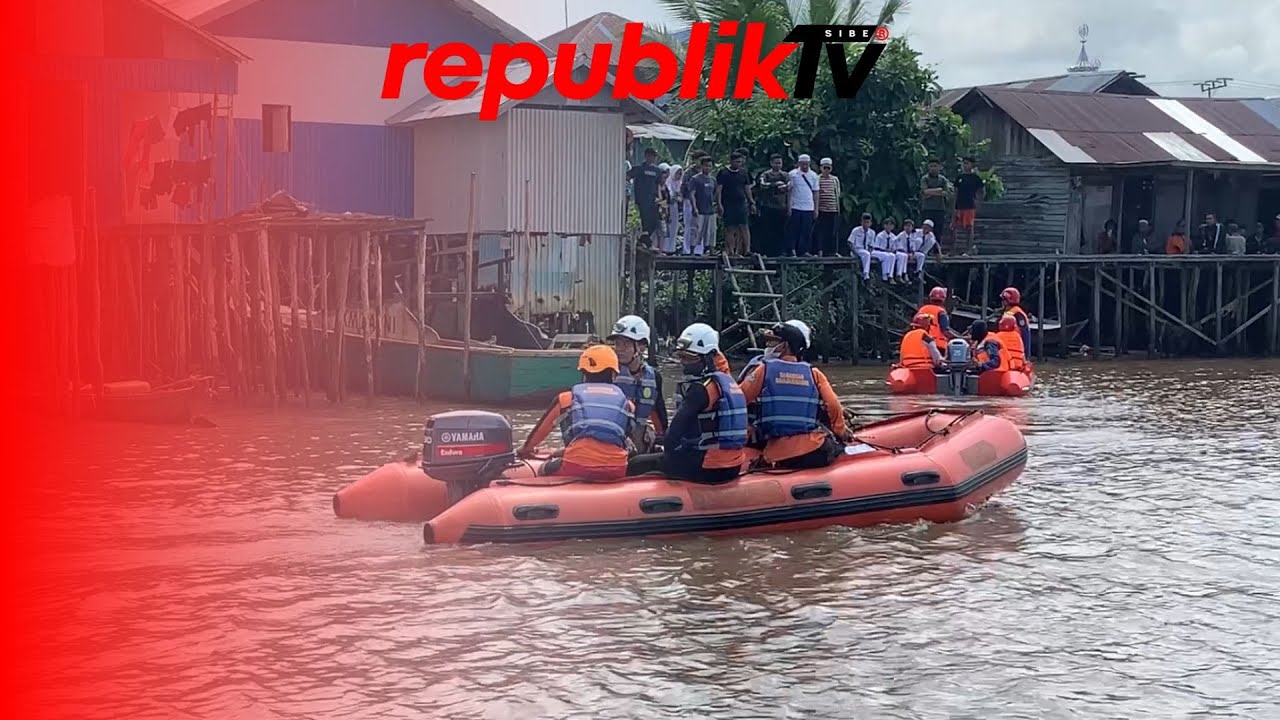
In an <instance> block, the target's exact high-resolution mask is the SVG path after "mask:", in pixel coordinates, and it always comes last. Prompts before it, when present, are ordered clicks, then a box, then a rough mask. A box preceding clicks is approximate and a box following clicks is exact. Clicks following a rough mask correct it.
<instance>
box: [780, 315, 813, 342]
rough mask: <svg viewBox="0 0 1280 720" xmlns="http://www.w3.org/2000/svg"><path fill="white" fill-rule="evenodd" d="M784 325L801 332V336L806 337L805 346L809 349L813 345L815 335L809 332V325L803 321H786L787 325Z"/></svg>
mask: <svg viewBox="0 0 1280 720" xmlns="http://www.w3.org/2000/svg"><path fill="white" fill-rule="evenodd" d="M783 325H790V326H791V327H793V328H795V329H797V330H799V331H800V334H801V335H804V344H805V347H809V346H811V345H813V333H812V332H811V331H810V330H809V326H808V325H805V324H804V322H803V321H801V320H788V321H786V322H785V323H783Z"/></svg>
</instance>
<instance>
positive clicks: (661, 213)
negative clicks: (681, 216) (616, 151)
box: [654, 163, 676, 255]
mask: <svg viewBox="0 0 1280 720" xmlns="http://www.w3.org/2000/svg"><path fill="white" fill-rule="evenodd" d="M670 179H671V166H670V165H668V164H666V163H658V227H657V228H656V229H655V230H654V234H655V235H657V240H658V243H657V245H658V252H661V253H662V254H664V255H666V254H670V253H672V252H675V249H676V239H675V236H674V235H671V236H669V235H668V233H667V230H668V224H669V223H668V218H669V217H670V212H671V193H670V190H669V189H668V185H667V181H668V180H670Z"/></svg>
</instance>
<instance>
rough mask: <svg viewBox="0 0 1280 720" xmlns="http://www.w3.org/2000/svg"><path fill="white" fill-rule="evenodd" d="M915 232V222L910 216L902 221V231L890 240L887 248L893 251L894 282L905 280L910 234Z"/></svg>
mask: <svg viewBox="0 0 1280 720" xmlns="http://www.w3.org/2000/svg"><path fill="white" fill-rule="evenodd" d="M915 234H916V223H915V221H914V220H912V219H911V218H907V219H906V220H903V221H902V232H900V233H898V234H897V235H895V236H894V237H893V239H892V240H891V241H890V246H889V249H890V250H892V251H893V279H894V281H895V282H906V280H907V259H908V258H909V257H910V256H911V236H912V235H915Z"/></svg>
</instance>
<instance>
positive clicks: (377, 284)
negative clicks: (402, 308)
mask: <svg viewBox="0 0 1280 720" xmlns="http://www.w3.org/2000/svg"><path fill="white" fill-rule="evenodd" d="M382 240H383V238H382V237H377V238H375V239H374V241H373V312H374V316H373V363H372V364H371V367H372V368H373V389H374V393H375V394H376V393H377V389H378V380H379V379H380V378H379V376H378V356H379V355H381V354H382V321H383V314H384V313H385V312H386V310H385V309H384V305H383V298H382Z"/></svg>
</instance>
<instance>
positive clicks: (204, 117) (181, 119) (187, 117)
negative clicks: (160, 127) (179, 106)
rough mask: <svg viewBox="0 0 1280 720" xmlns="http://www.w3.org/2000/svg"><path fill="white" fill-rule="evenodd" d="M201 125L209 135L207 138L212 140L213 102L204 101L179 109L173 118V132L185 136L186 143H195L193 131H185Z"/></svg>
mask: <svg viewBox="0 0 1280 720" xmlns="http://www.w3.org/2000/svg"><path fill="white" fill-rule="evenodd" d="M200 125H203V126H204V127H205V131H206V132H207V133H208V135H209V140H210V141H212V140H213V103H205V104H203V105H197V106H195V107H191V108H187V109H186V110H179V111H178V114H177V115H175V116H174V118H173V132H174V133H175V134H176V135H177V136H178V137H183V136H184V135H185V136H186V138H187V143H188V144H190V145H195V142H196V136H195V133H191V134H188V133H187V131H189V130H193V129H195V128H196V127H199V126H200Z"/></svg>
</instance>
